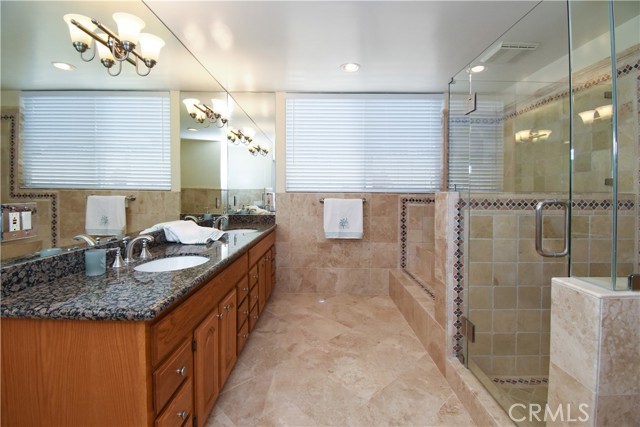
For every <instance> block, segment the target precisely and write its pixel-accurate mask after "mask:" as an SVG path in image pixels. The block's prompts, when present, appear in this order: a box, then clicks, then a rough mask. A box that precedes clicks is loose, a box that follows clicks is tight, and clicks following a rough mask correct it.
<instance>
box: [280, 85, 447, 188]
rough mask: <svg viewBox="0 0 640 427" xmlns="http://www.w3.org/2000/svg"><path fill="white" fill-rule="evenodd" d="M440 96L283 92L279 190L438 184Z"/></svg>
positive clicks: (430, 185)
mask: <svg viewBox="0 0 640 427" xmlns="http://www.w3.org/2000/svg"><path fill="white" fill-rule="evenodd" d="M442 99H443V98H442V95H439V94H438V95H373V94H372V95H345V94H339V95H335V94H332V95H324V94H323V95H316V94H314V95H311V94H296V95H293V94H290V95H288V96H287V99H286V190H287V191H334V192H415V193H420V192H433V191H438V190H439V187H440V169H441V159H442V125H441V112H442Z"/></svg>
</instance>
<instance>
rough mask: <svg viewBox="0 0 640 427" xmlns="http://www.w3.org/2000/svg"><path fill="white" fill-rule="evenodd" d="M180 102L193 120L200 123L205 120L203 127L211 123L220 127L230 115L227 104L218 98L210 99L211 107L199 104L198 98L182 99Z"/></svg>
mask: <svg viewBox="0 0 640 427" xmlns="http://www.w3.org/2000/svg"><path fill="white" fill-rule="evenodd" d="M182 103H183V104H184V106H185V107H187V112H188V113H189V115H190V116H191V118H192V119H193V120H195V121H196V122H198V123H200V124H204V123H205V121H206V126H204V127H209V125H211V124H212V123H213V125H214V126H215V127H217V128H221V127H223V126H224V125H226V124H227V122H228V121H229V116H230V115H231V111H230V109H229V108H228V107H227V104H226V103H225V102H224V101H221V100H219V99H212V100H211V105H212V106H211V107H209V106H208V105H206V104H200V100H199V99H195V98H187V99H184V100H183V101H182Z"/></svg>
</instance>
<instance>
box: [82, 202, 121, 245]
mask: <svg viewBox="0 0 640 427" xmlns="http://www.w3.org/2000/svg"><path fill="white" fill-rule="evenodd" d="M125 199H126V198H125V196H89V197H87V211H86V217H85V225H84V227H85V230H86V232H87V234H91V235H98V236H121V235H123V234H125V233H126V231H127V214H126V211H125V201H126V200H125Z"/></svg>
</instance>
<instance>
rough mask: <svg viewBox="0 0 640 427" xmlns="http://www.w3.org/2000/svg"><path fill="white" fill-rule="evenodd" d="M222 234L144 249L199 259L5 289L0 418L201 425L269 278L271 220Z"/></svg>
mask: <svg viewBox="0 0 640 427" xmlns="http://www.w3.org/2000/svg"><path fill="white" fill-rule="evenodd" d="M227 240H228V241H227V242H224V241H222V242H216V243H215V244H213V245H210V246H194V245H189V246H183V245H174V244H165V245H158V247H155V246H154V247H152V248H151V250H152V253H153V255H154V257H155V258H158V257H163V256H176V255H185V254H187V253H188V252H189V251H194V252H195V253H197V254H198V255H202V256H207V257H209V258H210V260H209V262H207V263H205V264H202V265H200V266H196V267H192V268H188V269H184V270H179V271H170V272H158V273H145V272H139V271H135V270H134V269H133V266H129V267H126V268H123V269H118V270H116V269H108V272H107V274H106V275H104V276H99V277H86V276H84V275H83V274H80V273H79V274H72V275H68V276H65V277H63V278H61V279H59V280H56V281H54V282H52V283H43V284H42V285H36V286H32V287H29V288H27V289H24V290H21V291H19V292H16V293H14V294H11V295H9V296H8V297H4V298H3V300H2V305H1V309H2V425H3V426H4V425H7V426H9V425H11V426H14V425H28V426H51V425H75V426H80V425H82V426H116V425H117V426H149V427H151V426H158V427H160V426H198V425H200V426H202V425H204V424H205V422H206V419H207V417H208V415H209V413H210V412H211V410H212V408H213V405H214V403H215V401H216V398H217V396H218V393H219V391H220V390H221V388H222V387H223V386H224V384H225V381H226V380H227V378H228V376H229V374H230V373H231V370H232V369H233V367H234V364H235V362H236V359H237V356H238V354H239V353H240V352H241V351H242V348H243V347H244V344H245V342H246V340H247V338H248V336H249V334H250V333H251V331H252V329H253V328H254V327H255V325H256V321H257V320H258V318H259V317H260V315H261V313H263V311H264V309H265V304H266V302H267V301H268V299H269V296H270V295H271V292H272V290H273V285H274V277H275V248H274V243H275V226H273V225H271V226H263V227H262V228H261V231H258V232H253V233H248V234H235V235H229V236H228V237H227ZM136 264H139V262H137V263H136Z"/></svg>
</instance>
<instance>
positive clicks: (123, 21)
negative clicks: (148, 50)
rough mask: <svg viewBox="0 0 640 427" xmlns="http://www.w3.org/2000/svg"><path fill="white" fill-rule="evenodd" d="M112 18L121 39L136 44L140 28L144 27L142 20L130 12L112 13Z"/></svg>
mask: <svg viewBox="0 0 640 427" xmlns="http://www.w3.org/2000/svg"><path fill="white" fill-rule="evenodd" d="M113 20H114V21H116V25H117V26H118V37H119V38H120V40H122V41H128V42H131V43H134V44H136V45H137V44H138V40H139V39H140V30H142V29H143V28H144V21H143V20H142V19H140V18H138V17H137V16H135V15H132V14H130V13H122V12H119V13H114V14H113Z"/></svg>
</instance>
